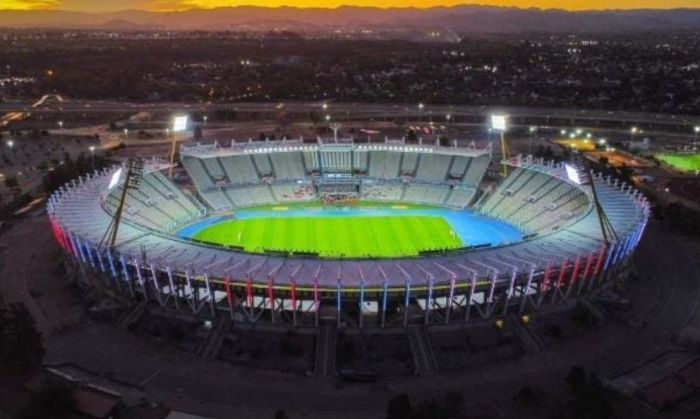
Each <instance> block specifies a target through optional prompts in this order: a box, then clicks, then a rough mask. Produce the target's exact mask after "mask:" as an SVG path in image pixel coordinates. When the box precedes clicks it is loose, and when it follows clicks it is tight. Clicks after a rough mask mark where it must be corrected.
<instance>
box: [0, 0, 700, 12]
mask: <svg viewBox="0 0 700 419" xmlns="http://www.w3.org/2000/svg"><path fill="white" fill-rule="evenodd" d="M465 3H466V4H469V3H473V4H483V5H496V6H517V7H540V8H560V9H570V10H581V9H611V8H616V9H633V8H634V9H636V8H676V7H693V8H700V0H477V1H474V2H469V1H465V0H381V1H377V0H109V1H102V0H0V10H2V9H20V10H46V9H58V10H77V11H86V12H105V11H115V10H124V9H144V10H165V11H167V10H186V9H192V8H212V7H225V6H242V5H253V6H268V7H276V6H296V7H338V6H342V5H352V6H375V7H376V6H378V7H407V6H411V7H432V6H453V5H456V4H465Z"/></svg>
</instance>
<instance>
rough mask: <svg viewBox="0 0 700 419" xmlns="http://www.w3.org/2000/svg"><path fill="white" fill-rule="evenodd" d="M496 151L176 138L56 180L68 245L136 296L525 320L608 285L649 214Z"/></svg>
mask: <svg viewBox="0 0 700 419" xmlns="http://www.w3.org/2000/svg"><path fill="white" fill-rule="evenodd" d="M493 157H494V156H493V155H492V150H491V148H490V147H487V148H479V147H477V146H476V145H475V144H474V143H471V144H470V145H469V146H467V147H457V146H456V143H455V145H453V146H441V145H438V144H437V143H436V144H434V145H433V144H425V143H423V142H418V143H415V144H409V143H407V142H406V141H405V140H403V139H402V140H389V139H386V140H384V141H382V142H380V143H369V142H362V143H358V142H356V141H353V140H352V139H335V140H333V139H331V140H327V141H325V140H321V139H318V140H314V141H313V142H308V141H304V140H301V139H300V140H284V141H260V142H253V141H248V142H235V141H231V143H230V144H225V145H224V144H220V143H217V142H214V143H213V144H196V145H191V146H182V147H181V148H180V153H179V159H180V163H181V166H182V169H184V171H180V170H178V172H177V176H175V177H173V176H171V174H172V173H169V172H172V166H171V165H170V164H168V163H167V162H165V161H162V160H157V159H150V160H131V161H130V162H127V163H124V165H122V166H116V167H112V168H109V169H107V170H103V171H99V172H95V173H93V174H91V175H89V176H87V177H83V178H80V179H76V180H75V181H73V182H71V183H70V184H68V185H65V186H64V187H62V188H60V189H59V190H58V191H57V192H56V193H55V194H54V195H53V196H51V198H50V199H49V202H48V213H49V218H50V223H51V227H52V230H53V233H54V235H55V237H56V240H57V241H58V242H59V244H60V245H61V246H62V248H63V249H64V250H65V252H66V254H67V255H69V257H70V258H71V259H72V260H74V261H75V262H76V263H77V264H78V265H79V266H80V267H81V270H82V271H83V272H86V273H88V274H89V275H93V276H94V277H97V278H103V279H104V282H105V283H108V284H109V287H110V288H111V289H114V290H115V291H116V293H117V294H119V295H121V296H122V297H123V298H124V299H125V300H127V301H134V302H136V301H138V302H141V303H142V304H144V303H149V304H157V305H158V306H162V307H163V308H166V309H168V310H172V312H173V313H174V314H175V313H190V314H193V315H195V316H200V317H202V318H209V319H213V318H224V319H227V321H228V320H231V321H234V322H240V323H249V324H256V323H273V324H277V325H287V326H290V327H305V326H308V327H315V326H319V325H320V324H322V323H323V324H329V323H331V324H337V325H338V326H342V327H405V326H407V325H420V324H426V325H427V324H453V323H460V322H461V323H468V322H470V321H477V320H478V319H490V318H494V317H495V318H500V317H502V316H506V315H509V314H512V313H517V314H526V313H530V312H533V311H537V310H538V309H540V308H541V307H542V306H543V305H549V304H557V303H560V302H566V301H571V300H573V299H575V298H577V297H578V296H579V295H583V294H586V293H589V292H591V291H592V290H596V289H599V288H600V286H601V285H603V284H605V283H606V281H607V280H608V279H610V277H611V276H612V275H614V274H615V270H616V268H617V267H619V266H621V265H623V264H624V263H625V261H626V260H627V258H628V257H629V256H630V255H631V254H632V252H633V251H634V249H635V246H636V245H637V243H638V242H639V240H640V238H641V236H642V234H643V231H644V228H645V225H646V223H647V220H648V217H649V204H648V202H647V200H646V199H645V198H644V196H643V195H642V194H641V193H640V192H639V191H637V190H635V189H634V188H632V187H631V186H630V185H628V184H624V183H621V182H618V181H617V180H614V179H611V178H609V177H603V176H602V175H600V174H590V175H589V172H587V171H586V170H584V169H583V167H580V166H579V165H576V164H554V163H551V162H545V161H542V160H536V159H533V158H532V157H523V156H518V157H514V158H511V159H509V160H507V161H503V162H500V161H493V160H494V158H493Z"/></svg>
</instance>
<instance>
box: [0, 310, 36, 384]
mask: <svg viewBox="0 0 700 419" xmlns="http://www.w3.org/2000/svg"><path fill="white" fill-rule="evenodd" d="M44 353H45V349H44V344H43V342H42V336H41V333H39V331H38V330H37V329H36V323H35V322H34V318H33V317H32V315H31V314H30V313H29V310H27V308H26V307H25V306H24V304H22V303H13V304H10V305H9V306H5V307H1V308H0V366H2V367H4V368H5V369H7V370H9V371H12V372H16V373H23V372H26V371H27V370H28V369H30V368H31V367H33V366H36V365H39V364H40V363H41V360H42V359H43V357H44Z"/></svg>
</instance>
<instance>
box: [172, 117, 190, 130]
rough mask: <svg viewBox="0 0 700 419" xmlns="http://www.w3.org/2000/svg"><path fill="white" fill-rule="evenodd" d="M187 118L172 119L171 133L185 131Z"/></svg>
mask: <svg viewBox="0 0 700 419" xmlns="http://www.w3.org/2000/svg"><path fill="white" fill-rule="evenodd" d="M188 121H189V117H187V116H176V117H175V118H174V119H173V132H182V131H185V130H186V129H187V123H188Z"/></svg>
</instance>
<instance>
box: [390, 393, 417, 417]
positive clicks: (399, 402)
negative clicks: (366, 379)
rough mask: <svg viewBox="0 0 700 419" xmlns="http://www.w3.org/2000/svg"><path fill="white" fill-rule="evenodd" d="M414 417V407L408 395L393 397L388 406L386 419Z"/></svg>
mask: <svg viewBox="0 0 700 419" xmlns="http://www.w3.org/2000/svg"><path fill="white" fill-rule="evenodd" d="M412 415H413V406H411V399H410V398H409V397H408V394H406V393H401V394H399V395H396V396H394V397H392V398H391V399H390V400H389V403H388V404H387V406H386V419H409V418H411V416H412Z"/></svg>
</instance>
